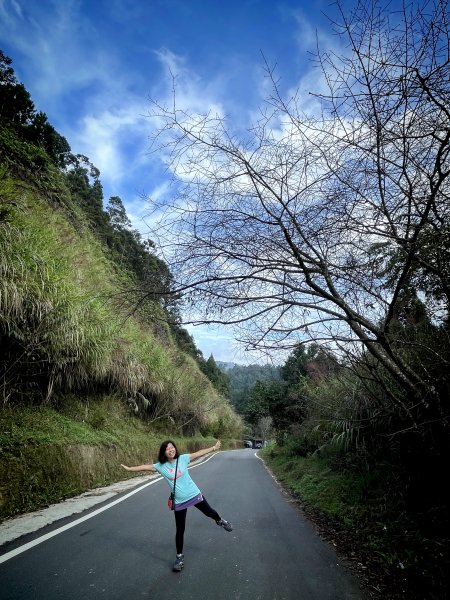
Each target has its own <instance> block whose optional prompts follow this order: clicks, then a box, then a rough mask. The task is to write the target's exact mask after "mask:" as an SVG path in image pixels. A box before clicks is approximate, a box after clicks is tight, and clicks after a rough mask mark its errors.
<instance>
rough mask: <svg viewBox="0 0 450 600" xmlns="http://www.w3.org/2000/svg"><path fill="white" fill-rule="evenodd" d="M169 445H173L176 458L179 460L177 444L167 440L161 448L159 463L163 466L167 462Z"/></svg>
mask: <svg viewBox="0 0 450 600" xmlns="http://www.w3.org/2000/svg"><path fill="white" fill-rule="evenodd" d="M169 444H172V446H173V447H174V448H175V458H178V457H179V456H180V455H179V454H178V448H177V445H176V444H175V442H172V440H166V441H165V442H163V443H162V444H161V446H160V447H159V454H158V461H159V463H160V464H161V465H163V464H164V463H165V462H167V456H166V448H167V446H168V445H169Z"/></svg>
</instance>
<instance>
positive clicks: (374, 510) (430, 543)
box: [260, 438, 450, 599]
mask: <svg viewBox="0 0 450 600" xmlns="http://www.w3.org/2000/svg"><path fill="white" fill-rule="evenodd" d="M297 443H298V439H297V438H290V439H289V441H288V442H287V443H286V444H285V446H284V447H282V448H281V447H279V446H272V447H269V448H267V449H265V450H262V451H260V453H261V454H262V456H263V457H264V459H265V460H266V461H267V462H268V464H269V466H270V468H271V469H272V470H273V472H274V474H275V476H276V477H277V479H278V480H279V481H280V482H282V483H283V484H284V485H285V486H286V487H287V488H288V489H290V490H291V491H292V492H293V493H294V494H295V496H296V497H297V498H298V499H299V501H300V502H301V504H302V506H306V508H307V512H308V514H313V515H314V517H315V518H318V520H319V523H322V522H323V518H324V517H326V519H327V521H328V522H329V523H331V524H332V538H330V539H332V540H333V543H334V544H335V545H337V547H338V549H339V550H341V549H342V551H343V552H344V553H348V548H349V547H351V548H353V549H355V550H356V549H357V548H360V550H357V555H361V557H363V558H362V560H364V562H365V563H366V565H365V566H366V568H367V569H368V572H369V573H370V572H372V574H373V577H374V580H375V581H376V582H377V583H378V584H380V583H381V582H380V577H378V579H377V575H376V574H377V573H379V572H380V570H381V571H382V572H383V573H384V578H387V581H388V582H389V584H388V589H387V590H386V591H385V593H394V590H395V589H397V588H398V589H401V590H403V592H402V593H404V594H405V597H406V596H407V597H408V598H414V599H416V598H418V599H422V598H441V597H444V596H445V590H446V589H447V576H448V564H449V558H450V556H449V550H450V548H449V540H448V538H447V537H446V535H447V528H446V522H445V521H442V520H441V519H442V517H443V513H442V511H440V516H439V517H437V515H434V516H435V517H437V520H436V521H434V518H433V516H432V515H430V514H429V515H427V516H426V518H425V515H424V513H423V512H422V511H421V510H420V511H419V512H418V513H417V514H414V513H413V512H412V511H411V508H410V507H408V500H407V493H406V490H405V483H406V480H407V475H406V474H405V472H404V470H403V469H402V467H401V466H400V465H396V464H393V463H387V462H381V461H380V462H378V463H376V464H374V465H368V464H367V463H365V462H364V461H355V462H351V461H348V460H347V461H343V460H342V454H341V453H340V452H337V451H334V452H333V451H330V452H329V453H328V454H327V456H318V455H317V454H316V455H314V456H310V457H308V458H305V457H302V456H299V454H298V452H297ZM430 466H431V465H430ZM311 511H312V512H311ZM323 531H324V532H325V535H326V532H327V528H326V527H325V529H323ZM341 541H342V548H341ZM386 575H387V577H386ZM442 594H444V595H442ZM385 597H387V596H385Z"/></svg>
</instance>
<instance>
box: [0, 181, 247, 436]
mask: <svg viewBox="0 0 450 600" xmlns="http://www.w3.org/2000/svg"><path fill="white" fill-rule="evenodd" d="M0 198H1V199H2V208H3V209H4V210H3V211H1V212H0V253H1V256H2V263H1V273H0V274H1V278H0V336H1V342H2V349H1V351H0V361H1V364H0V368H1V382H0V385H1V393H2V401H3V405H8V404H15V403H17V402H22V403H23V402H25V403H29V404H36V403H38V404H51V403H54V402H57V401H58V399H60V398H61V397H62V396H64V395H65V394H67V393H69V392H78V393H86V392H90V391H97V392H99V391H105V390H110V391H114V392H115V393H117V394H118V395H119V396H120V397H121V398H122V401H123V402H124V403H127V404H128V405H129V406H132V407H133V410H134V411H135V412H136V413H137V414H138V415H139V416H142V417H143V418H144V419H146V420H148V421H153V422H157V421H160V422H163V423H166V424H168V425H170V426H171V427H175V428H178V430H180V431H189V432H191V433H196V432H199V431H203V432H205V433H208V432H209V431H211V430H220V426H219V424H220V423H224V422H228V430H231V429H233V428H234V433H235V434H236V437H238V436H239V430H240V428H241V422H240V419H239V418H238V417H236V416H235V415H234V413H233V411H232V410H231V408H230V407H229V405H228V404H227V402H226V401H225V400H224V399H223V398H221V397H220V396H219V395H218V394H217V392H216V391H215V390H214V388H213V387H212V385H211V384H210V382H209V380H208V379H207V378H206V377H205V376H204V375H203V374H202V373H201V372H200V370H199V369H198V367H197V365H196V363H195V362H194V361H193V360H192V359H190V358H189V357H188V356H186V355H184V354H182V353H181V352H180V350H179V349H178V348H177V347H176V345H175V343H173V342H172V341H171V338H170V334H169V328H168V327H167V326H166V327H164V326H163V327H162V328H161V320H163V319H164V312H163V310H162V308H161V307H160V306H159V304H158V303H156V302H154V303H152V302H151V301H148V304H147V306H146V307H145V315H148V314H152V315H154V321H153V322H152V321H151V320H150V319H149V318H148V316H146V318H145V319H144V318H143V317H142V314H141V315H135V316H133V315H131V316H130V314H129V313H128V312H126V310H125V308H122V307H121V305H120V302H118V301H117V299H118V298H119V297H120V294H121V293H122V290H123V287H124V285H125V286H126V285H127V283H128V284H129V287H132V284H131V281H130V280H129V279H127V278H128V275H127V273H126V272H125V271H122V272H120V271H119V269H118V267H117V265H115V264H112V263H111V262H110V261H109V260H108V258H107V256H106V255H105V252H104V248H103V247H102V245H101V243H100V242H99V241H98V240H96V239H95V238H94V236H93V235H92V234H91V233H90V231H89V230H88V228H85V227H83V226H82V223H81V227H80V226H78V227H77V226H76V225H75V224H74V223H72V222H71V221H70V220H68V219H67V215H66V213H65V212H64V211H63V210H62V209H61V208H59V209H58V208H54V207H53V208H52V207H50V206H49V204H48V202H47V201H46V199H44V198H43V197H42V194H41V193H40V192H39V191H37V190H36V188H34V187H33V186H32V185H31V184H29V185H27V184H25V183H24V182H19V181H16V180H14V179H13V178H12V177H11V176H9V175H8V174H7V173H6V172H5V171H2V172H1V173H0ZM78 225H80V222H79V223H78ZM161 332H163V334H161ZM224 415H225V416H224Z"/></svg>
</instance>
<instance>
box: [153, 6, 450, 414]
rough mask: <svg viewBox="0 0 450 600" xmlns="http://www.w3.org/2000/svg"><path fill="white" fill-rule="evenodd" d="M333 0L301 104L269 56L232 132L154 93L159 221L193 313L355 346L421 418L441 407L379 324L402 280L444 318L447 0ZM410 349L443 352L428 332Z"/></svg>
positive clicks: (279, 341)
mask: <svg viewBox="0 0 450 600" xmlns="http://www.w3.org/2000/svg"><path fill="white" fill-rule="evenodd" d="M337 6H338V10H339V13H340V18H339V20H336V21H334V22H333V27H334V29H335V31H336V33H337V35H338V36H341V37H342V39H343V40H344V41H345V43H346V48H345V50H344V51H343V52H342V53H340V54H338V53H332V52H321V51H320V49H318V50H317V56H316V58H317V67H318V69H319V71H320V73H321V75H322V77H323V80H324V81H325V82H326V86H327V92H326V93H321V94H317V95H315V96H314V98H315V101H316V110H314V111H311V110H310V111H309V112H305V110H303V109H302V97H301V95H300V94H294V95H293V96H290V97H288V98H286V99H285V98H284V97H283V95H282V93H281V91H280V88H279V86H278V84H277V80H276V76H275V74H274V72H273V71H272V70H271V69H270V68H269V66H268V65H266V70H267V76H268V77H269V78H270V81H271V82H272V84H273V88H272V89H273V91H272V94H271V96H270V97H269V98H268V100H267V103H266V105H265V107H264V109H263V110H262V111H261V117H260V119H259V120H258V121H257V122H256V123H255V124H254V126H253V127H252V129H251V130H249V131H248V132H247V133H246V134H245V135H241V136H237V135H235V134H234V133H233V129H232V125H231V124H230V125H228V124H227V122H226V120H225V119H224V118H223V117H222V116H221V115H214V114H207V115H199V114H195V113H188V112H186V111H182V110H178V108H177V106H176V98H175V94H174V104H173V106H172V107H163V106H160V105H158V104H155V106H154V112H153V115H154V116H156V117H157V118H158V119H162V122H163V126H162V127H161V129H160V131H159V134H158V136H157V140H159V145H158V149H159V151H160V152H163V153H164V154H165V156H166V158H167V160H168V161H169V164H170V168H171V169H172V170H173V172H174V174H175V177H176V178H177V181H178V185H179V187H178V189H179V194H178V195H177V198H176V200H175V201H174V202H173V203H172V204H171V205H170V206H169V205H166V206H165V217H164V220H163V222H162V223H161V224H160V226H159V231H158V233H159V237H160V242H161V244H162V247H164V248H165V249H166V250H167V256H168V257H169V260H170V266H171V270H172V273H173V274H174V278H175V281H176V282H177V291H182V292H184V295H185V299H186V301H187V302H190V303H191V304H192V305H193V306H195V311H196V313H197V315H201V316H200V317H199V318H197V319H196V322H197V323H199V322H208V323H213V322H215V323H223V324H230V325H231V324H233V325H235V326H237V329H238V331H239V334H240V339H241V340H242V341H244V342H245V343H246V344H248V345H249V346H250V347H265V348H267V347H272V348H274V347H275V348H283V347H284V348H285V347H288V346H290V345H291V344H295V343H297V342H298V341H299V340H300V341H304V340H308V339H310V340H316V341H319V342H324V341H326V340H328V341H330V340H331V341H332V342H333V344H334V347H340V348H341V349H342V350H343V351H344V352H347V353H348V354H349V355H352V354H358V353H359V352H360V350H361V349H363V351H364V353H366V354H368V355H370V356H371V357H372V361H374V363H373V364H376V365H379V366H380V367H381V368H382V369H383V370H385V371H386V372H387V373H389V374H390V377H391V378H392V379H393V381H394V382H395V386H396V388H395V389H394V388H390V387H389V386H387V388H386V393H387V394H388V395H389V397H390V399H391V401H392V402H393V403H394V404H395V405H396V407H397V409H398V410H399V411H400V412H402V413H403V414H404V416H407V418H409V419H411V423H412V424H416V421H417V419H418V418H419V417H418V416H417V415H418V412H417V411H416V410H415V409H416V407H417V406H420V407H421V411H420V414H421V415H422V417H421V418H422V419H430V418H432V416H431V413H427V411H428V409H429V408H430V406H432V407H434V409H436V407H437V406H439V407H440V408H439V411H441V412H439V411H438V413H436V414H437V416H438V417H439V418H441V417H442V414H443V413H442V410H443V409H442V405H441V404H440V403H439V401H438V400H437V391H436V389H435V386H434V385H433V382H432V381H431V380H430V379H431V375H430V373H429V372H428V371H427V369H426V368H424V369H417V368H415V367H413V366H412V364H411V361H410V360H409V358H408V357H409V356H410V355H409V354H408V353H410V352H412V351H414V348H412V347H411V344H410V343H409V342H408V344H409V345H408V347H406V344H407V342H402V339H401V338H398V339H397V337H396V336H395V335H394V334H393V332H392V331H393V323H394V321H395V318H396V315H398V313H399V310H400V308H399V307H400V305H401V303H402V302H403V301H404V291H405V289H406V288H407V287H408V286H411V285H413V284H414V286H415V289H416V291H417V293H419V294H420V293H422V294H424V295H426V294H427V293H428V301H429V302H428V313H429V318H430V319H431V320H433V321H434V322H435V323H436V324H437V325H440V324H444V323H445V322H448V317H449V304H450V288H449V264H450V262H449V226H448V223H449V216H450V197H449V195H450V194H449V169H450V167H449V160H448V159H449V149H450V62H449V57H450V35H449V14H450V11H449V6H448V2H447V1H445V0H436V1H435V2H424V3H423V4H422V5H417V4H415V3H414V2H413V3H412V4H411V5H408V6H409V7H410V8H406V6H405V8H404V10H403V11H402V12H401V13H395V14H394V13H391V14H390V13H389V12H387V11H385V10H383V9H380V8H379V7H378V3H377V2H372V3H370V2H360V3H358V5H357V6H356V8H355V10H354V12H353V13H352V14H351V15H350V16H348V17H347V16H346V14H345V13H344V11H343V10H342V9H341V8H340V6H339V4H338V5H337ZM425 280H426V281H427V285H426V286H424V285H422V287H421V286H420V283H421V282H424V281H425ZM420 351H421V352H429V353H431V354H430V355H432V356H433V357H434V358H435V360H436V361H441V362H442V360H445V359H444V358H442V356H441V355H440V353H439V349H437V348H436V347H434V344H432V343H430V344H429V345H428V347H427V348H425V349H424V348H423V347H422V348H421V349H420ZM398 389H400V390H402V393H398ZM425 414H427V415H428V416H426V417H425ZM433 414H434V413H433Z"/></svg>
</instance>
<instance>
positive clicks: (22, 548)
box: [0, 453, 217, 564]
mask: <svg viewBox="0 0 450 600" xmlns="http://www.w3.org/2000/svg"><path fill="white" fill-rule="evenodd" d="M215 454H217V453H215ZM215 454H212V455H211V456H210V457H209V458H206V459H205V460H202V462H200V463H198V464H197V465H192V466H191V467H188V468H189V469H195V467H199V466H200V465H204V464H205V463H207V462H208V461H209V460H211V458H213V456H215ZM161 479H163V478H162V477H158V478H157V479H153V480H152V481H149V482H148V483H145V484H144V485H141V487H139V488H137V489H135V490H133V491H131V492H129V493H128V494H125V496H122V497H120V498H118V499H117V500H114V501H113V502H110V503H109V504H107V505H106V506H102V507H101V508H98V509H97V510H94V511H92V512H91V513H89V514H88V515H85V516H84V517H80V518H79V519H76V520H75V521H72V522H71V523H67V525H63V526H62V527H59V529H55V530H54V531H50V533H46V534H45V535H42V536H41V537H39V538H36V539H35V540H32V541H31V542H28V543H27V544H23V546H19V547H18V548H15V549H14V550H11V551H10V552H6V553H5V554H3V555H2V556H0V564H1V563H4V562H6V561H8V560H10V559H11V558H14V557H15V556H18V555H19V554H22V552H26V551H27V550H30V548H33V547H34V546H38V545H39V544H42V542H45V541H47V540H49V539H50V538H52V537H55V536H56V535H59V534H60V533H62V532H63V531H67V530H68V529H71V528H72V527H75V526H76V525H79V524H80V523H83V522H84V521H87V520H88V519H92V517H96V516H97V515H99V514H100V513H102V512H104V511H105V510H108V509H109V508H112V507H113V506H115V505H116V504H119V502H123V501H124V500H127V499H128V498H130V497H131V496H134V494H137V493H138V492H141V491H142V490H143V489H144V488H146V487H148V486H149V485H154V484H155V483H158V481H161Z"/></svg>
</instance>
